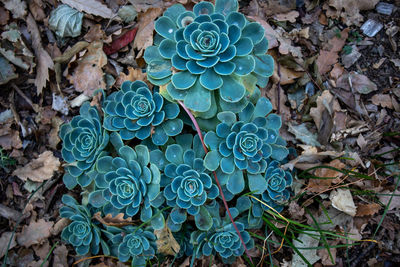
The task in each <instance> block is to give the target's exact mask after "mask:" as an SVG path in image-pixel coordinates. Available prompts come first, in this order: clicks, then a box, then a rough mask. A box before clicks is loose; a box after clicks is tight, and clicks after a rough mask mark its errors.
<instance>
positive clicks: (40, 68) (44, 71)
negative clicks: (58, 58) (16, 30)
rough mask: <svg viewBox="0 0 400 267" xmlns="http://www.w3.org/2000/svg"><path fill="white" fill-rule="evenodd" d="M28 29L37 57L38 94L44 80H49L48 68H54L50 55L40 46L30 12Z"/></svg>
mask: <svg viewBox="0 0 400 267" xmlns="http://www.w3.org/2000/svg"><path fill="white" fill-rule="evenodd" d="M27 25H28V31H29V32H30V33H31V35H32V47H33V50H34V51H35V54H36V57H37V70H36V79H35V85H36V93H37V95H40V94H41V93H42V90H43V88H44V87H45V86H46V81H48V80H49V69H54V63H53V60H52V59H51V57H50V55H49V54H48V53H47V51H46V50H44V48H43V47H42V40H41V37H40V32H39V28H38V26H37V24H36V21H35V20H34V18H33V17H32V15H31V14H29V15H28V18H27Z"/></svg>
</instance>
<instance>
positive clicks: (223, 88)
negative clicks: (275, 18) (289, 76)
mask: <svg viewBox="0 0 400 267" xmlns="http://www.w3.org/2000/svg"><path fill="white" fill-rule="evenodd" d="M237 11H238V2H237V0H216V2H215V6H214V5H213V4H212V3H210V2H200V3H198V4H196V5H195V6H194V8H193V11H187V10H186V9H185V8H184V7H183V6H182V5H180V4H177V5H173V6H171V7H170V8H168V9H167V10H166V11H165V12H164V15H163V16H162V17H160V18H159V19H158V20H157V21H156V22H155V30H156V32H157V35H156V37H155V41H154V46H150V47H148V48H147V49H146V51H145V54H144V59H145V61H146V62H147V64H148V66H147V77H148V80H149V81H150V82H151V83H153V84H155V85H159V86H162V88H163V90H162V94H163V95H164V96H165V97H167V98H171V99H174V100H183V102H184V104H185V105H186V106H187V107H188V108H189V109H191V110H192V111H194V112H195V114H196V115H197V116H199V117H202V118H206V119H207V118H211V117H213V116H214V115H215V114H216V112H217V110H218V107H220V108H221V109H222V110H223V111H227V110H229V111H233V112H239V111H241V110H242V109H243V108H244V107H245V106H246V105H247V103H248V101H249V98H250V97H251V95H253V94H254V93H255V92H256V91H258V89H257V87H256V85H259V86H261V87H265V85H266V84H267V82H268V77H270V76H271V75H272V72H273V59H272V57H271V56H269V55H266V52H267V50H268V40H267V39H266V38H265V37H264V29H263V28H262V26H261V25H260V24H258V23H256V22H249V21H248V20H247V19H246V18H245V16H244V15H243V14H241V13H239V12H237Z"/></svg>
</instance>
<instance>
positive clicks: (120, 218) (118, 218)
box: [93, 212, 133, 227]
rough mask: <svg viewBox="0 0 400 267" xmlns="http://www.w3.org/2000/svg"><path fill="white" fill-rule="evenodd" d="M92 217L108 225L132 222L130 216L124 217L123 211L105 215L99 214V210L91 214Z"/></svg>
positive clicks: (121, 224) (122, 224)
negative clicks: (113, 214)
mask: <svg viewBox="0 0 400 267" xmlns="http://www.w3.org/2000/svg"><path fill="white" fill-rule="evenodd" d="M93 218H95V219H96V220H98V221H99V222H100V223H102V224H104V225H108V226H117V227H121V226H125V225H131V224H133V222H132V218H130V217H129V218H126V219H124V214H123V213H118V214H117V215H115V216H114V217H113V216H112V215H111V214H110V213H109V214H107V215H106V216H105V217H102V216H101V212H96V213H95V214H94V215H93Z"/></svg>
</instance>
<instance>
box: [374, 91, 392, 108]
mask: <svg viewBox="0 0 400 267" xmlns="http://www.w3.org/2000/svg"><path fill="white" fill-rule="evenodd" d="M371 101H372V103H373V104H374V105H377V106H381V107H383V108H390V109H393V103H392V98H391V97H390V95H388V94H376V95H374V96H372V98H371Z"/></svg>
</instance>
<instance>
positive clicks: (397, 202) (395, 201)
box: [379, 190, 400, 210]
mask: <svg viewBox="0 0 400 267" xmlns="http://www.w3.org/2000/svg"><path fill="white" fill-rule="evenodd" d="M392 195H394V196H393V198H392ZM399 195H400V190H396V191H394V192H390V191H389V190H385V191H383V192H382V195H380V196H379V201H380V202H382V203H383V204H384V205H388V204H389V201H390V199H392V201H391V202H390V205H389V210H394V209H400V197H399Z"/></svg>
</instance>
